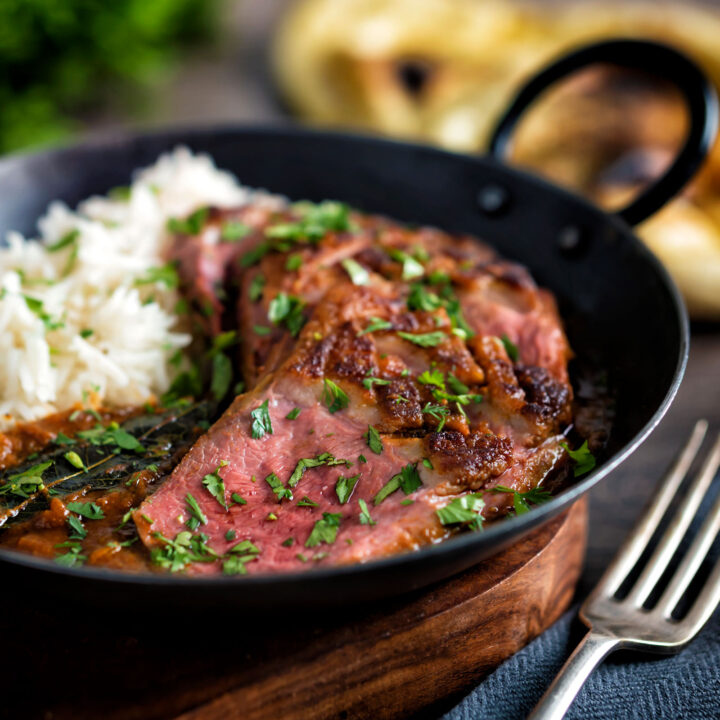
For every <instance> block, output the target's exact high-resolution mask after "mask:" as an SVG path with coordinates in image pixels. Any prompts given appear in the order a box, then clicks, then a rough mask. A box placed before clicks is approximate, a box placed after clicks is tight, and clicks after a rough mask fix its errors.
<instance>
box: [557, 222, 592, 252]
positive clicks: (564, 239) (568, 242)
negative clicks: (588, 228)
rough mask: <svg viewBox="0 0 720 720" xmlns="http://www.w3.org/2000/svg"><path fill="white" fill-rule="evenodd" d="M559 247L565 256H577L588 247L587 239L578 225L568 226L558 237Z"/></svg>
mask: <svg viewBox="0 0 720 720" xmlns="http://www.w3.org/2000/svg"><path fill="white" fill-rule="evenodd" d="M557 245H558V248H559V249H560V252H561V253H562V254H563V255H575V254H577V253H578V252H581V251H582V250H583V249H584V247H585V245H586V237H585V235H584V233H583V231H582V230H581V229H580V228H579V227H578V226H577V225H566V226H565V227H564V228H563V229H562V230H560V232H559V233H558V236H557Z"/></svg>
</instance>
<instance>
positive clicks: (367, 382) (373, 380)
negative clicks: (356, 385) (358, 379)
mask: <svg viewBox="0 0 720 720" xmlns="http://www.w3.org/2000/svg"><path fill="white" fill-rule="evenodd" d="M362 384H363V385H364V386H365V387H366V388H367V389H368V390H372V387H373V385H389V384H390V380H383V379H382V378H378V377H366V378H365V379H364V380H363V381H362Z"/></svg>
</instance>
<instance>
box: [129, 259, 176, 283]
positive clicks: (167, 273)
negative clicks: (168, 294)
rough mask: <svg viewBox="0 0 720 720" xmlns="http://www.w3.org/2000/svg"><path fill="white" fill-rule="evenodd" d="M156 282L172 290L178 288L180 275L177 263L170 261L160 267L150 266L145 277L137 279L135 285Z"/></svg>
mask: <svg viewBox="0 0 720 720" xmlns="http://www.w3.org/2000/svg"><path fill="white" fill-rule="evenodd" d="M155 283H161V284H163V285H165V287H166V288H169V289H170V290H175V289H177V288H178V287H179V285H180V277H179V276H178V272H177V268H176V267H175V263H172V262H169V263H166V264H165V265H162V266H160V267H153V268H149V269H148V271H147V273H146V274H145V276H144V277H141V278H138V279H137V280H136V281H135V285H153V284H155Z"/></svg>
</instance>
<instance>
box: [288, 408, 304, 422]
mask: <svg viewBox="0 0 720 720" xmlns="http://www.w3.org/2000/svg"><path fill="white" fill-rule="evenodd" d="M301 412H302V410H301V408H299V407H296V408H293V409H292V410H291V411H290V412H289V413H288V414H287V415H286V416H285V417H286V418H287V419H288V420H295V419H297V416H298V415H299V414H300V413H301Z"/></svg>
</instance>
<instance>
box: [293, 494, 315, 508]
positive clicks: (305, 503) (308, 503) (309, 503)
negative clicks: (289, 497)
mask: <svg viewBox="0 0 720 720" xmlns="http://www.w3.org/2000/svg"><path fill="white" fill-rule="evenodd" d="M297 505H298V507H317V506H318V504H317V503H316V502H315V501H314V500H311V499H310V498H309V497H308V496H307V495H303V496H302V498H301V499H300V500H298V504H297Z"/></svg>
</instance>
